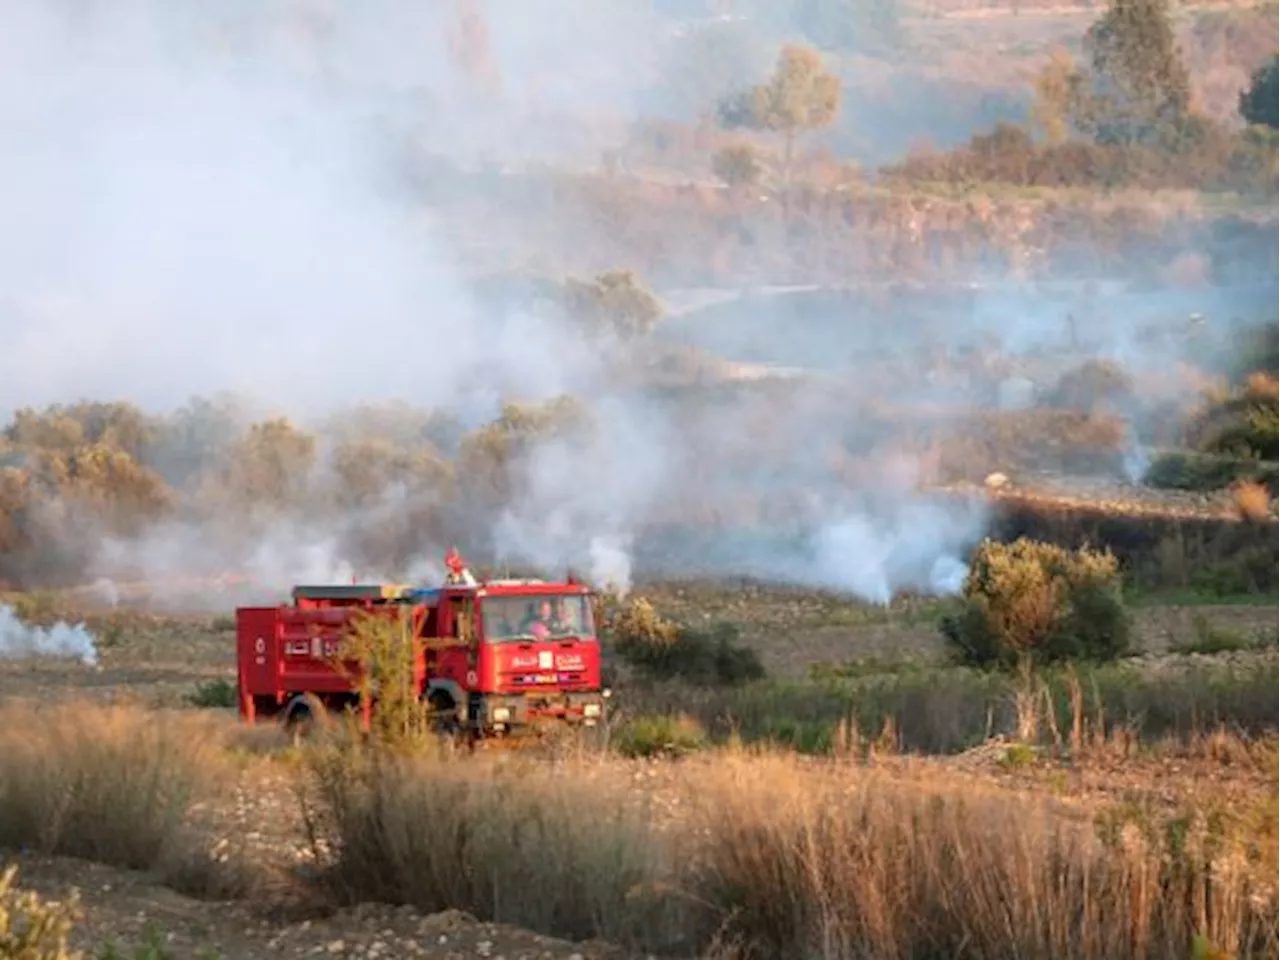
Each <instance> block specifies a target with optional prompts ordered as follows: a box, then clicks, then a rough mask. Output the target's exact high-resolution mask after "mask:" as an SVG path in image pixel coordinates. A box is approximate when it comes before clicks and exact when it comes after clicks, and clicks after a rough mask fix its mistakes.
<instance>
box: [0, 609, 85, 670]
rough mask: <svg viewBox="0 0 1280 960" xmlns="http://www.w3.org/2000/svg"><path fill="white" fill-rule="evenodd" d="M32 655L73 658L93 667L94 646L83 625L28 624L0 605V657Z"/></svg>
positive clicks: (4, 658)
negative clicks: (40, 625)
mask: <svg viewBox="0 0 1280 960" xmlns="http://www.w3.org/2000/svg"><path fill="white" fill-rule="evenodd" d="M32 656H43V657H75V658H76V659H78V660H80V661H81V662H83V663H85V664H87V665H89V666H94V665H95V664H97V662H98V648H97V643H96V642H95V639H94V636H93V634H92V633H90V632H89V631H88V630H86V629H85V627H84V625H83V624H70V623H63V622H61V621H59V622H57V623H55V624H53V625H51V626H48V627H37V626H28V625H27V624H25V623H23V622H22V621H21V620H19V619H18V615H17V613H16V612H15V611H14V609H13V608H12V607H10V606H7V605H5V604H0V660H16V659H21V658H24V657H32Z"/></svg>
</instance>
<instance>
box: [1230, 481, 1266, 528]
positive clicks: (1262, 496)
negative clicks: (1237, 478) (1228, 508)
mask: <svg viewBox="0 0 1280 960" xmlns="http://www.w3.org/2000/svg"><path fill="white" fill-rule="evenodd" d="M1231 500H1232V502H1233V503H1234V504H1235V507H1236V511H1237V512H1238V513H1239V514H1240V519H1242V520H1248V521H1251V522H1253V523H1265V522H1266V521H1268V520H1270V519H1271V493H1270V491H1268V490H1267V488H1266V487H1265V486H1264V485H1263V484H1261V483H1257V482H1254V481H1250V480H1246V481H1242V482H1240V483H1237V484H1235V485H1234V486H1233V487H1232V488H1231Z"/></svg>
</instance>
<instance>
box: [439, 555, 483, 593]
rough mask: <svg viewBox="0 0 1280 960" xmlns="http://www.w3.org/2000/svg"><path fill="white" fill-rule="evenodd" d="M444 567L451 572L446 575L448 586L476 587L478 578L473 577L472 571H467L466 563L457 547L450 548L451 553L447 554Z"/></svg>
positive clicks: (445, 579)
mask: <svg viewBox="0 0 1280 960" xmlns="http://www.w3.org/2000/svg"><path fill="white" fill-rule="evenodd" d="M444 565H445V566H446V567H447V568H448V570H449V572H448V573H447V574H445V578H444V582H445V584H446V585H448V586H457V585H459V584H461V585H463V586H467V587H474V586H475V585H476V578H475V577H474V576H472V575H471V571H470V570H468V569H467V565H466V563H465V562H464V561H463V559H462V555H461V554H460V553H458V548H457V547H450V548H449V552H448V553H447V554H445V557H444Z"/></svg>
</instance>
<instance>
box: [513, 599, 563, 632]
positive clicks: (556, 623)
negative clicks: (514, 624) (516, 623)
mask: <svg viewBox="0 0 1280 960" xmlns="http://www.w3.org/2000/svg"><path fill="white" fill-rule="evenodd" d="M520 632H521V633H522V634H524V633H527V634H530V635H532V636H533V637H534V639H537V640H545V639H546V638H547V637H548V636H555V635H561V636H563V635H564V634H566V633H568V632H569V625H568V624H567V623H566V622H565V620H564V618H563V617H562V616H561V615H560V613H559V612H558V611H556V610H555V608H554V607H553V606H552V604H551V601H550V600H543V601H542V603H540V604H539V605H538V607H537V609H536V610H535V609H534V605H533V604H532V603H530V604H529V606H528V607H527V608H526V609H525V619H524V622H523V623H521V625H520Z"/></svg>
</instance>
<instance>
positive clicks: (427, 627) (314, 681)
mask: <svg viewBox="0 0 1280 960" xmlns="http://www.w3.org/2000/svg"><path fill="white" fill-rule="evenodd" d="M449 566H450V573H449V575H448V576H447V577H446V578H445V582H444V584H443V585H441V586H439V587H413V586H399V585H382V584H373V585H359V584H354V585H350V586H344V585H334V586H328V585H325V586H298V587H295V588H294V590H293V597H292V600H293V602H292V604H282V605H279V606H274V607H241V608H239V609H237V611H236V651H237V661H238V672H239V706H240V715H241V717H242V718H243V719H244V720H245V721H246V722H248V723H254V722H256V721H257V720H258V719H259V718H265V717H271V718H273V719H278V720H283V721H284V722H285V723H286V724H292V723H296V722H298V721H304V720H306V719H308V718H311V717H312V716H313V713H314V711H315V710H316V709H317V708H318V707H321V708H323V709H326V710H342V709H346V708H348V707H355V708H358V709H361V710H363V711H364V719H365V722H366V723H367V722H368V719H369V711H370V710H372V709H376V697H375V699H374V702H372V703H369V702H363V703H362V702H361V701H360V698H359V696H358V694H357V692H356V685H355V682H354V680H353V677H354V676H355V674H356V673H358V665H356V664H345V665H343V664H341V663H340V662H339V657H340V655H341V653H342V649H343V642H344V638H345V636H346V632H347V629H348V626H349V624H350V622H351V620H352V618H353V613H354V612H355V611H357V610H365V611H371V612H375V611H378V610H380V609H387V608H392V607H394V608H397V609H396V612H397V613H400V614H401V615H403V616H404V619H405V622H406V623H407V624H408V629H409V630H410V631H411V634H412V638H413V654H412V655H413V678H414V684H415V689H416V691H417V693H418V696H419V697H420V698H421V699H423V700H424V701H426V702H428V703H429V704H430V705H431V707H432V708H433V710H434V711H435V715H436V716H437V717H438V718H440V722H441V724H442V725H443V726H446V727H450V728H452V729H454V730H457V731H465V732H469V733H471V734H472V735H476V736H485V735H489V734H494V733H504V732H519V731H520V730H521V729H522V728H525V727H527V726H530V725H532V724H535V723H538V722H541V721H546V720H558V721H565V722H569V723H579V724H582V725H585V726H594V725H595V724H596V723H598V722H599V721H600V720H601V719H602V718H603V717H604V711H605V706H606V701H607V699H608V697H609V691H607V690H602V689H601V683H600V644H599V642H598V639H597V637H596V625H595V622H594V616H593V609H592V603H591V590H590V588H589V587H587V586H586V585H585V584H581V583H578V582H576V581H574V580H573V579H572V578H569V579H566V580H565V581H562V582H549V581H544V580H487V581H480V580H477V579H476V578H475V577H474V576H472V575H471V573H470V572H469V571H468V570H466V568H465V567H464V566H462V564H461V560H460V558H458V557H457V554H456V552H455V551H451V553H450V555H449ZM388 612H390V611H389V610H388Z"/></svg>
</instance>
